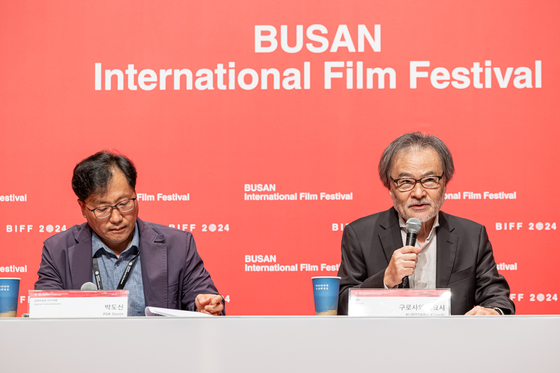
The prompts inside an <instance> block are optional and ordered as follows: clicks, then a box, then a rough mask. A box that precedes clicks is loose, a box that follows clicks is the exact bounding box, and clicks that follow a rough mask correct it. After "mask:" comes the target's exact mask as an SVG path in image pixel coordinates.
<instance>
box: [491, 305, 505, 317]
mask: <svg viewBox="0 0 560 373" xmlns="http://www.w3.org/2000/svg"><path fill="white" fill-rule="evenodd" d="M488 308H491V309H493V310H494V311H496V312H498V314H499V315H500V316H504V311H502V309H501V308H498V307H488Z"/></svg>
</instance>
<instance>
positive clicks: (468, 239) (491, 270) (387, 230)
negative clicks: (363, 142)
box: [338, 133, 515, 315]
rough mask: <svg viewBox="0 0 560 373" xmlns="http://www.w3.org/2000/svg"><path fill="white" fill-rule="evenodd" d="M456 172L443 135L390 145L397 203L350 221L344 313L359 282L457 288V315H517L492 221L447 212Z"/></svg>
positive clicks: (389, 181)
mask: <svg viewBox="0 0 560 373" xmlns="http://www.w3.org/2000/svg"><path fill="white" fill-rule="evenodd" d="M454 172H455V169H454V165H453V158H452V157H451V153H450V152H449V150H448V149H447V146H445V144H444V143H443V142H442V141H441V140H440V139H439V138H437V137H435V136H429V135H423V134H421V133H408V134H405V135H403V136H401V137H399V138H397V139H396V140H395V141H393V142H392V143H391V144H390V145H389V146H388V147H387V149H385V151H384V153H383V155H382V157H381V160H380V162H379V176H380V178H381V180H382V182H383V183H384V185H385V186H386V187H387V189H388V190H389V195H390V196H391V198H392V199H393V208H391V209H389V210H387V211H384V212H380V213H378V214H374V215H370V216H366V217H364V218H361V219H358V220H356V221H354V222H353V223H351V224H349V225H347V226H346V227H345V229H344V233H343V237H342V262H341V265H340V268H339V272H338V275H339V276H340V277H341V282H340V291H339V303H338V313H339V314H342V315H344V314H348V296H349V290H350V289H351V288H386V289H393V288H397V287H410V288H414V289H436V288H450V289H451V313H452V314H454V315H461V314H467V315H504V314H513V313H515V306H514V304H513V302H512V301H511V300H510V299H509V286H508V284H507V282H506V280H505V279H504V277H503V276H501V275H500V274H499V273H498V270H497V268H496V263H495V261H494V256H493V253H492V245H491V244H490V241H489V240H488V235H487V233H486V229H485V228H484V226H482V225H480V224H477V223H475V222H473V221H470V220H467V219H462V218H459V217H456V216H453V215H449V214H446V213H444V212H441V211H440V209H441V206H442V205H443V202H444V199H445V188H446V185H447V183H448V182H449V180H451V178H452V177H453V174H454ZM410 218H417V219H418V220H420V222H421V228H420V231H419V232H418V236H417V242H416V246H405V245H404V242H405V237H406V234H407V233H408V232H407V227H406V221H407V220H408V219H410Z"/></svg>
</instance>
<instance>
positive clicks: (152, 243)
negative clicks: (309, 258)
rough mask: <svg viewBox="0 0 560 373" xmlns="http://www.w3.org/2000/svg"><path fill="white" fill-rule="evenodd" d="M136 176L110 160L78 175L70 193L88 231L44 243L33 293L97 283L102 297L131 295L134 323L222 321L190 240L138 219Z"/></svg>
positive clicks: (92, 160) (93, 159)
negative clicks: (170, 317) (147, 317)
mask: <svg viewBox="0 0 560 373" xmlns="http://www.w3.org/2000/svg"><path fill="white" fill-rule="evenodd" d="M136 176H137V175H136V169H135V167H134V165H133V164H132V162H131V161H130V160H129V159H128V158H126V157H124V156H121V155H117V154H112V153H109V152H99V153H96V154H94V155H92V156H90V157H88V158H86V159H84V160H83V161H82V162H80V163H79V164H78V165H77V166H76V167H75V169H74V176H73V178H72V188H73V189H74V192H75V193H76V195H77V196H78V204H79V205H80V208H81V211H82V215H83V216H84V217H85V218H86V220H87V223H84V224H82V225H76V226H74V227H72V228H70V229H68V230H67V231H65V232H61V233H58V234H56V235H54V236H53V237H50V238H49V239H47V240H46V241H45V242H44V247H43V254H42V261H41V266H40V268H39V272H38V275H39V279H38V280H37V282H36V283H35V289H37V290H55V289H60V290H62V289H80V288H81V287H82V285H83V284H84V283H87V282H95V283H96V285H97V287H98V288H99V289H105V290H115V289H117V288H118V286H122V287H121V288H122V289H124V290H129V297H130V298H131V305H132V308H133V310H132V311H133V312H132V313H131V312H130V310H129V314H131V315H141V314H142V313H143V309H144V307H145V306H154V307H163V308H174V309H182V310H190V311H199V312H204V313H208V314H212V315H219V314H225V312H224V305H223V297H222V296H221V295H219V293H218V290H217V289H216V287H215V286H214V283H213V281H212V279H211V278H210V274H209V273H208V271H206V269H205V268H204V263H203V262H202V259H201V258H200V256H199V255H198V253H197V251H196V245H195V242H194V239H193V236H192V234H191V233H189V232H183V231H180V230H177V229H173V228H169V227H166V226H163V225H158V224H154V223H149V222H144V221H142V220H141V219H139V218H138V208H139V206H138V201H137V200H136V191H135V186H136ZM127 267H130V268H129V270H127V269H126V268H127ZM94 268H95V271H94ZM119 279H120V280H119Z"/></svg>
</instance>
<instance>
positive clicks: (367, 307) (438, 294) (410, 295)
mask: <svg viewBox="0 0 560 373" xmlns="http://www.w3.org/2000/svg"><path fill="white" fill-rule="evenodd" d="M450 314H451V290H450V289H437V290H415V289H350V296H349V297H348V315H349V316H449V315H450Z"/></svg>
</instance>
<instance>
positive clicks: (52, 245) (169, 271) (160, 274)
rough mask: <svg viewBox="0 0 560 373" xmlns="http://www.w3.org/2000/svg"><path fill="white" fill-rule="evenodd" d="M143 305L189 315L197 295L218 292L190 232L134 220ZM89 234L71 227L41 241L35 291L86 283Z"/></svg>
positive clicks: (88, 277) (85, 227)
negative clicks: (183, 311)
mask: <svg viewBox="0 0 560 373" xmlns="http://www.w3.org/2000/svg"><path fill="white" fill-rule="evenodd" d="M137 223H138V230H139V234H140V247H139V249H140V255H141V258H142V260H141V261H140V263H141V265H142V283H143V286H144V297H145V300H146V306H153V307H164V308H174V309H183V310H190V311H195V310H196V306H195V303H194V300H195V298H196V296H197V295H198V294H219V293H218V290H217V289H216V287H215V286H214V282H213V281H212V279H211V278H210V274H209V273H208V272H207V271H206V269H205V268H204V263H203V262H202V259H201V258H200V256H199V255H198V253H197V251H196V245H195V243H194V239H193V236H192V234H191V233H189V232H183V231H180V230H177V229H173V228H169V227H166V226H163V225H158V224H154V223H148V222H143V221H142V220H140V219H137ZM91 234H92V230H91V228H90V227H89V225H88V224H87V223H84V224H82V225H75V226H73V227H72V228H70V229H68V230H67V231H65V232H62V233H59V234H56V235H54V236H52V237H50V238H49V239H47V240H46V241H45V242H44V247H43V255H42V260H41V267H40V268H39V272H38V273H37V274H38V275H39V279H38V280H37V282H36V283H35V289H37V290H65V289H69V290H71V289H76V290H79V289H80V288H81V286H82V285H83V284H84V283H86V282H91V281H92V273H93V272H92V254H91Z"/></svg>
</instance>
